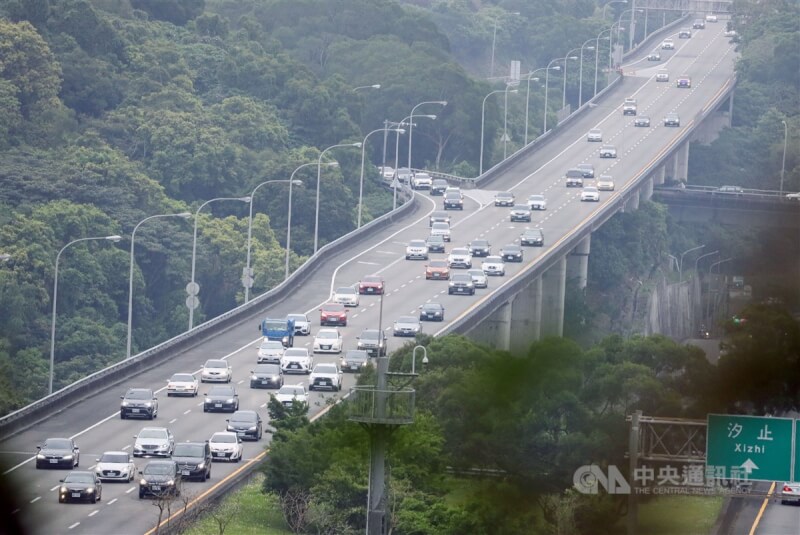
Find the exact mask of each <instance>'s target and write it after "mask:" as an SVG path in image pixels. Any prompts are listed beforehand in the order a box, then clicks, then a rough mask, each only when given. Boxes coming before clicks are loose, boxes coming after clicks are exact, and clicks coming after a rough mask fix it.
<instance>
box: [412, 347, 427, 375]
mask: <svg viewBox="0 0 800 535" xmlns="http://www.w3.org/2000/svg"><path fill="white" fill-rule="evenodd" d="M417 349H421V350H422V365H423V366H425V365H427V364H428V349H427V348H426V347H425V346H414V351H412V353H411V375H416V374H417V367H416V366H417Z"/></svg>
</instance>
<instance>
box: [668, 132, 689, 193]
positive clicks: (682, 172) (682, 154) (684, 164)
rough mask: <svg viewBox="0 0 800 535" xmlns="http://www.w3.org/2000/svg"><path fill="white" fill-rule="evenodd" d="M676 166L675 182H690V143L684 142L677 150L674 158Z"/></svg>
mask: <svg viewBox="0 0 800 535" xmlns="http://www.w3.org/2000/svg"><path fill="white" fill-rule="evenodd" d="M673 160H674V162H675V163H674V165H675V174H674V175H673V176H672V178H674V179H675V180H682V181H684V182H686V183H688V182H689V142H688V141H684V142H683V143H681V145H680V146H679V147H678V148H677V149H675V155H674V157H673Z"/></svg>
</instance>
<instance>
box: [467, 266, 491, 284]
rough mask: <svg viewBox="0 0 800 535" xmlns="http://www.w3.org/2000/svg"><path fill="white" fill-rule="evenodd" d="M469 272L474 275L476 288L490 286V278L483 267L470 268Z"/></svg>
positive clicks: (471, 275) (473, 279) (473, 280)
mask: <svg viewBox="0 0 800 535" xmlns="http://www.w3.org/2000/svg"><path fill="white" fill-rule="evenodd" d="M467 273H469V276H470V277H472V284H474V285H475V287H476V288H488V287H489V278H488V277H487V276H486V273H484V272H483V270H482V269H470V270H469V271H467Z"/></svg>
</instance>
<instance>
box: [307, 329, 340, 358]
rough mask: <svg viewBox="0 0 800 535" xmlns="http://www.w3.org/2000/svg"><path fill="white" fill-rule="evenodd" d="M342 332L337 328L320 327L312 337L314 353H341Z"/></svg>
mask: <svg viewBox="0 0 800 535" xmlns="http://www.w3.org/2000/svg"><path fill="white" fill-rule="evenodd" d="M342 345H343V342H342V333H340V332H339V329H336V328H333V329H320V330H319V332H317V336H315V337H314V353H341V352H342Z"/></svg>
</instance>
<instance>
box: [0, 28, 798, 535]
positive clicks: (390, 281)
mask: <svg viewBox="0 0 800 535" xmlns="http://www.w3.org/2000/svg"><path fill="white" fill-rule="evenodd" d="M724 27H725V24H724V22H720V23H719V24H709V25H708V27H707V29H706V30H701V31H696V32H695V33H694V36H693V37H692V39H690V40H678V39H677V38H676V39H675V42H676V48H677V49H676V50H675V51H672V52H671V51H663V52H662V56H663V58H664V59H663V61H661V62H659V63H653V62H648V61H646V60H644V59H641V60H637V61H634V62H632V63H631V64H630V65H628V66H626V68H625V71H626V73H628V72H631V71H633V70H635V75H630V76H626V77H625V79H624V81H623V83H621V84H620V85H619V86H617V87H616V88H615V89H614V90H613V91H612V92H611V93H610V94H609V96H608V97H607V98H605V99H604V100H603V103H601V104H600V105H599V106H598V107H597V108H595V109H594V110H591V111H590V112H589V113H586V114H585V115H584V116H583V117H580V118H578V119H577V120H575V121H574V122H573V123H572V124H571V125H569V126H568V127H565V128H564V129H563V130H562V131H561V132H559V133H558V137H557V139H556V140H555V142H551V143H548V144H547V145H545V146H544V147H542V148H541V149H540V150H538V151H537V152H536V153H535V154H533V155H530V156H528V157H527V158H525V159H524V160H523V161H520V162H518V163H517V164H516V165H514V166H513V167H512V168H510V169H509V170H508V172H507V173H506V174H505V175H504V176H503V177H502V178H501V179H498V180H496V181H495V182H494V183H493V184H492V188H493V189H492V190H491V191H488V190H470V191H466V192H465V194H466V199H465V206H464V208H465V209H464V211H463V212H451V214H452V216H453V225H452V236H453V241H452V244H451V245H450V247H452V246H454V245H463V244H466V243H467V242H469V241H470V240H471V239H475V238H479V237H480V238H486V239H488V240H489V241H490V242H491V243H492V245H493V250H494V251H497V250H499V249H500V248H501V247H502V246H503V245H504V244H506V243H509V242H511V241H512V240H516V239H517V237H518V235H519V233H520V232H521V231H522V229H523V228H525V227H526V226H539V227H541V228H543V229H544V232H545V239H546V242H545V247H544V248H525V263H524V264H509V265H507V274H506V277H505V278H504V279H505V280H508V279H510V278H511V277H513V276H514V275H515V274H516V273H519V271H520V270H521V269H522V267H523V266H524V265H526V264H528V263H530V262H535V261H536V260H537V258H538V257H540V256H541V255H542V253H543V251H545V250H546V249H547V247H548V246H552V244H554V243H555V242H556V241H557V240H558V239H559V238H561V237H563V236H564V235H565V234H566V233H567V232H569V231H571V230H572V229H573V228H575V227H576V226H577V225H581V224H584V223H586V222H587V221H588V220H590V219H591V217H592V215H593V213H595V212H596V211H597V210H598V208H599V207H600V205H602V204H604V203H608V202H610V201H611V200H612V199H615V198H617V196H618V195H619V194H620V190H621V189H623V188H624V187H625V185H626V184H627V183H629V182H630V181H631V180H632V179H633V177H635V176H637V174H638V173H639V172H640V170H642V169H643V168H645V167H646V166H647V165H648V164H649V162H651V161H653V160H654V159H656V158H657V157H658V155H659V153H660V152H661V151H662V150H664V148H665V147H666V146H668V145H670V144H671V143H672V142H673V141H674V140H675V139H676V138H677V136H678V134H679V133H680V132H681V130H682V129H683V128H686V127H687V125H688V124H689V123H690V121H691V120H692V118H693V117H694V116H695V115H696V114H698V113H699V112H700V111H701V109H703V108H704V107H705V106H707V105H708V103H709V102H710V101H711V100H712V99H713V97H714V95H715V94H717V93H718V92H719V91H720V89H721V88H722V87H723V86H724V85H725V83H726V82H727V81H728V80H729V79H730V77H731V76H732V72H733V60H734V53H733V47H732V45H730V44H729V43H728V39H727V38H725V37H723V30H724ZM675 37H677V36H675ZM646 52H647V51H645V52H643V53H642V58H643V57H644V56H645V55H646ZM661 68H667V69H669V71H670V74H671V79H672V81H671V82H670V83H656V82H655V81H654V79H653V76H654V74H655V72H656V71H657V70H659V69H661ZM681 74H689V75H691V76H692V82H693V83H692V88H691V89H677V88H676V87H675V84H674V80H675V78H676V77H677V76H678V75H681ZM551 91H553V89H551ZM632 95H633V96H636V97H637V98H638V100H639V114H640V115H649V116H650V117H651V119H652V126H651V127H650V128H634V127H633V117H631V116H627V117H623V115H622V112H621V104H622V101H623V98H624V97H628V96H632ZM671 111H677V112H678V113H679V114H680V116H681V120H682V128H665V127H663V124H662V122H661V121H662V118H663V116H664V115H665V114H666V113H668V112H671ZM593 127H597V128H601V129H602V130H603V136H604V142H605V143H611V144H614V145H616V148H617V152H618V158H616V159H602V160H601V159H599V158H598V149H599V148H600V144H599V143H588V142H587V141H586V132H587V131H588V130H589V129H590V128H593ZM582 162H588V163H592V164H594V166H595V171H596V174H597V175H598V176H599V175H600V174H611V175H612V176H613V178H614V181H615V182H616V187H617V191H615V192H601V200H600V203H582V202H580V190H579V189H577V188H575V189H573V188H569V189H567V188H565V187H564V181H563V178H562V176H563V173H564V172H565V171H566V169H568V168H569V167H573V166H575V165H576V164H578V163H582ZM592 182H593V181H591V180H587V181H586V183H587V185H591V184H592ZM500 189H506V190H512V191H514V192H515V193H516V196H517V199H518V200H524V199H526V198H527V196H528V195H530V194H533V193H543V194H544V195H545V196H546V197H547V201H548V209H547V210H546V211H544V212H534V220H533V222H532V223H531V224H519V223H513V224H512V223H510V222H509V219H508V209H506V208H496V207H494V206H493V203H492V200H493V197H494V193H495V191H497V190H500ZM419 195H421V203H420V208H419V209H417V210H416V211H415V213H413V214H412V215H410V216H409V217H407V218H405V219H404V221H402V222H400V223H398V224H397V225H394V226H393V227H392V228H391V229H387V230H384V231H382V232H381V233H379V234H378V235H376V236H374V237H372V238H370V239H369V240H367V241H365V242H364V243H362V244H360V245H359V246H358V247H355V248H353V249H351V250H350V251H346V252H343V253H341V254H340V255H338V257H336V258H334V259H332V260H331V261H329V262H328V263H327V264H326V265H325V266H324V267H323V268H321V269H319V270H318V271H317V272H316V273H315V275H314V276H313V277H312V279H311V280H310V281H308V282H307V283H306V284H304V285H303V286H302V287H299V288H298V289H297V292H296V293H295V294H294V295H292V296H291V297H290V298H289V299H287V300H286V301H284V302H283V303H280V305H279V306H277V307H275V308H274V309H273V310H271V311H269V310H268V309H267V310H264V311H262V314H264V315H279V316H281V315H285V314H287V313H293V312H308V313H309V314H310V315H312V319H313V320H314V323H315V325H314V326H313V331H314V332H316V330H317V328H318V321H317V320H318V316H317V315H316V314H317V313H316V311H317V309H318V307H319V305H320V304H321V303H323V302H325V301H326V300H327V298H328V296H329V294H330V292H331V291H332V290H333V289H335V288H336V287H338V286H343V285H351V284H355V283H357V282H358V281H359V279H360V278H361V277H362V276H364V275H368V274H373V273H379V274H381V275H382V276H383V277H384V278H385V280H386V284H387V289H388V292H387V295H386V297H385V299H384V305H383V326H382V327H383V328H384V329H387V330H388V331H389V334H391V330H390V329H391V323H392V322H393V321H394V319H395V318H397V317H398V316H400V315H403V314H409V313H411V314H416V313H417V307H418V306H419V305H421V304H422V303H425V302H429V301H438V302H441V303H442V304H443V305H444V306H445V308H446V318H447V319H448V320H449V319H452V318H454V317H456V316H457V315H458V314H460V313H462V312H464V311H465V310H467V308H468V307H474V306H479V302H480V299H481V297H482V296H485V295H487V294H488V293H489V292H491V291H492V289H493V288H496V287H498V286H499V285H500V284H502V283H503V281H504V279H503V278H500V277H498V278H492V279H490V283H489V284H490V287H489V289H486V290H478V291H477V295H476V296H474V297H468V296H448V295H447V283H446V282H443V281H426V280H425V277H424V264H425V262H420V261H406V260H405V259H404V250H405V245H406V243H407V242H408V241H409V240H411V239H415V238H425V237H426V236H427V235H428V219H427V214H428V213H429V212H430V211H432V210H433V209H440V207H441V198H440V197H435V198H430V197H429V196H428V195H427V194H425V193H421V194H419ZM450 247H448V251H449V249H450ZM435 256H440V255H435ZM475 264H476V266H479V265H480V261H477V262H475ZM378 305H379V298H378V297H372V296H370V297H363V296H362V299H361V304H360V306H359V307H357V308H356V309H353V310H352V311H351V313H350V315H349V318H350V319H349V324H348V326H347V327H346V328H344V329H343V330H342V331H343V334H344V338H345V348H353V347H355V344H356V336H357V335H358V334H359V333H360V331H361V330H362V329H364V328H375V327H377V325H378ZM257 323H258V322H257V321H256V320H253V321H252V322H248V323H247V324H241V325H238V326H236V327H234V328H231V329H230V330H228V331H226V332H225V333H222V334H220V335H219V336H217V337H216V338H214V339H213V340H210V341H208V342H205V343H203V344H201V345H198V346H197V347H194V348H192V349H190V350H187V351H186V352H184V353H182V354H179V355H176V356H175V357H174V359H172V360H171V361H170V362H168V363H165V364H162V365H160V366H158V367H157V368H154V369H153V370H150V371H148V372H145V373H143V374H140V375H138V376H137V377H136V378H135V380H132V381H130V383H128V384H123V385H117V386H115V387H112V388H109V389H107V390H105V391H103V392H99V393H97V394H96V395H95V396H94V397H92V398H90V399H87V400H85V401H84V402H82V403H80V404H78V405H76V406H73V407H69V408H66V409H64V410H63V411H60V412H57V413H56V414H54V415H53V416H52V417H50V418H48V419H47V420H45V421H42V422H40V423H37V424H36V425H34V426H33V427H31V428H29V429H28V430H26V431H23V432H20V433H18V434H17V435H16V436H15V437H13V438H11V439H9V440H5V441H3V442H2V443H0V466H4V467H8V468H6V469H5V471H4V472H3V475H2V477H3V479H4V480H5V481H4V483H5V484H9V483H11V484H12V485H13V487H14V489H15V496H16V499H17V503H18V506H17V509H16V511H15V512H14V513H13V514H14V515H15V518H18V519H20V521H21V522H23V523H24V524H25V525H26V526H28V527H29V528H30V531H31V532H32V533H41V534H53V533H91V534H95V533H96V534H108V533H114V534H120V535H122V534H129V533H130V534H138V533H144V532H146V531H147V530H148V529H150V528H152V527H153V526H154V525H155V522H156V519H157V515H158V512H157V510H156V508H155V507H153V506H152V505H151V504H150V501H149V500H139V499H138V493H137V492H136V490H137V487H136V485H135V484H110V483H107V484H105V485H104V491H103V500H102V502H100V503H98V504H96V505H78V504H63V505H61V504H58V503H57V495H56V489H57V488H58V480H59V478H61V477H63V476H64V475H65V474H66V472H65V471H56V470H52V471H51V470H36V469H35V468H34V466H33V463H32V462H31V460H32V459H33V457H32V454H33V452H34V449H35V446H36V444H38V443H40V442H41V441H42V440H44V439H45V438H47V437H75V439H76V440H77V442H78V445H79V446H80V448H81V466H80V467H81V468H83V469H90V468H91V467H93V465H94V464H95V458H96V457H98V456H99V455H100V454H101V453H102V452H103V451H107V450H125V449H127V450H130V448H131V447H132V444H133V436H134V435H135V434H136V433H137V432H138V431H139V429H140V428H142V427H145V426H151V425H161V426H168V427H169V428H170V429H171V430H172V431H173V433H174V435H175V437H176V440H178V441H184V440H204V439H207V438H209V437H210V436H211V434H212V433H213V432H215V431H218V430H222V429H224V426H225V418H226V415H224V414H205V413H203V412H202V409H201V407H200V403H201V401H202V392H204V391H207V390H208V385H205V388H201V396H200V397H198V398H167V397H166V394H165V393H164V392H163V390H162V392H161V394H160V414H159V416H158V419H157V420H155V421H154V422H149V421H147V422H136V421H132V420H124V421H122V420H120V419H119V414H118V407H119V401H120V400H119V396H120V395H121V394H123V393H124V391H125V389H126V388H127V387H133V386H149V387H153V388H157V389H158V388H162V389H163V387H165V386H166V380H167V378H169V376H170V375H172V374H173V373H175V372H197V371H199V369H200V367H201V366H202V364H203V362H204V361H205V360H206V359H208V358H226V359H227V360H228V361H229V362H230V363H231V364H232V366H233V370H234V382H233V384H235V385H236V386H237V389H238V392H239V399H240V403H241V408H242V409H246V408H250V409H252V408H255V409H258V410H259V411H260V412H261V414H262V417H265V418H266V411H265V406H266V402H267V400H268V396H269V392H268V391H265V390H251V389H250V388H249V386H248V385H249V382H248V376H249V373H248V372H249V370H250V369H252V366H253V364H254V363H255V360H256V357H255V355H256V349H255V347H256V343H257V341H258V340H259V338H258V336H257V335H258V331H257ZM424 327H425V332H428V333H435V332H436V331H437V330H438V329H439V328H440V327H441V325H438V324H437V325H434V324H431V323H426V324H424ZM406 342H407V339H394V338H392V337H391V336H390V341H389V349H390V350H392V349H395V348H397V347H399V346H400V345H402V344H403V343H406ZM311 343H312V338H311V337H308V338H298V339H297V340H296V342H295V345H296V346H301V347H303V346H308V347H310V344H311ZM429 357H430V358H431V359H432V360H433V359H435V358H436V355H429ZM337 360H338V357H337V356H332V355H331V356H320V355H318V356H317V357H316V361H317V362H333V361H337ZM306 381H307V377H306V376H296V378H295V379H294V380H293V379H292V376H290V377H287V383H290V382H306ZM352 384H353V377H352V376H347V380H346V383H345V387H349V386H351V385H352ZM331 395H333V394H330V393H318V392H315V393H312V395H311V403H312V405H311V412H312V413H315V412H318V411H319V410H321V409H322V407H324V404H325V402H326V401H327V399H328V398H329V397H330V396H331ZM267 443H268V438H267V435H265V438H264V439H263V440H262V441H261V442H260V443H247V444H246V445H245V458H246V459H247V458H252V457H254V456H255V455H257V454H258V453H259V452H260V451H261V449H262V448H263V447H264V446H265V445H266V444H267ZM146 462H147V460H146V459H138V460H137V465H138V466H139V467H140V468H141V467H143V466H144V464H146ZM235 467H236V465H227V464H221V463H220V464H217V463H215V464H214V466H213V470H212V478H211V480H210V481H209V482H205V483H186V485H185V487H184V489H185V492H187V493H190V494H195V495H196V494H200V493H201V492H204V491H205V490H207V489H209V488H210V486H211V485H213V484H214V483H216V482H218V481H219V480H220V479H221V478H223V477H225V476H226V475H227V474H230V473H231V472H232V471H233V470H234V469H235ZM786 510H787V511H788V510H790V509H789V508H786ZM791 510H800V508H798V509H791ZM795 525H796V524H795ZM764 533H766V532H764Z"/></svg>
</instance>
